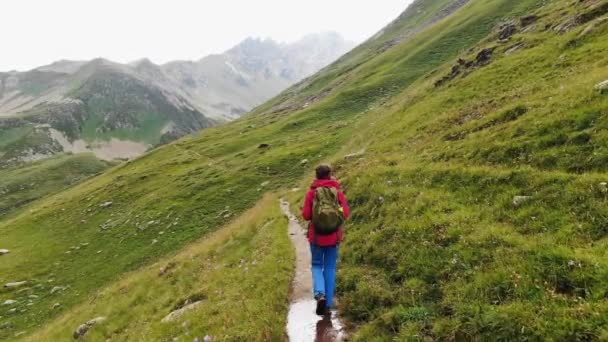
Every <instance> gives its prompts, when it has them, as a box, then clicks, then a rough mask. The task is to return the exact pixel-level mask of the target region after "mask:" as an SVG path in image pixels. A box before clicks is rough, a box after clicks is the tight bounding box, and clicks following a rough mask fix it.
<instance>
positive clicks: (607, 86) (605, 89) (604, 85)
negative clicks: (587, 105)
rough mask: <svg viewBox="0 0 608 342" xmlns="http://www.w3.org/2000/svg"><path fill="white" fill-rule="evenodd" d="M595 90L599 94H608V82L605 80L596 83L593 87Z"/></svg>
mask: <svg viewBox="0 0 608 342" xmlns="http://www.w3.org/2000/svg"><path fill="white" fill-rule="evenodd" d="M595 89H597V90H598V91H599V92H600V93H601V94H605V93H608V80H605V81H604V82H601V83H598V84H597V85H596V86H595Z"/></svg>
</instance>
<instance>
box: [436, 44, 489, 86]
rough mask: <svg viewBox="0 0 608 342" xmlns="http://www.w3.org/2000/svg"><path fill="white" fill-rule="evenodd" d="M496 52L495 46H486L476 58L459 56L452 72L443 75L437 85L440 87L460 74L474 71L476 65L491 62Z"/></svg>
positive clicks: (480, 65)
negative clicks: (467, 58)
mask: <svg viewBox="0 0 608 342" xmlns="http://www.w3.org/2000/svg"><path fill="white" fill-rule="evenodd" d="M493 53H494V48H486V49H483V50H481V51H480V52H479V53H478V54H477V56H476V57H475V60H472V61H467V60H465V59H462V58H458V62H457V64H456V65H454V66H453V67H452V70H451V72H450V74H448V75H446V76H444V77H442V78H441V79H439V80H437V81H436V82H435V87H440V86H442V85H443V84H445V83H447V82H449V81H451V80H453V79H455V78H456V77H457V76H458V75H460V74H465V75H466V74H468V73H470V72H471V71H472V69H474V68H476V67H482V66H485V65H488V64H490V61H491V59H492V54H493Z"/></svg>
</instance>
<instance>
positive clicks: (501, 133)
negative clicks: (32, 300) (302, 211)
mask: <svg viewBox="0 0 608 342" xmlns="http://www.w3.org/2000/svg"><path fill="white" fill-rule="evenodd" d="M540 3H541V2H537V1H519V2H512V1H506V0H493V1H473V2H472V3H471V4H469V5H467V7H465V8H464V9H463V10H461V11H460V12H458V13H457V14H456V15H454V16H452V17H449V18H448V19H446V20H444V21H441V22H439V23H438V24H436V25H434V26H431V27H430V28H429V29H427V30H425V31H424V32H422V33H420V34H418V35H416V36H414V37H412V38H411V39H409V40H406V41H404V42H403V43H401V44H400V45H398V46H396V47H395V48H393V49H390V50H388V51H387V52H385V53H383V54H381V55H380V56H378V57H374V58H372V59H371V60H368V61H367V62H365V63H359V62H360V60H358V59H357V58H355V57H352V59H351V60H347V61H344V60H342V61H340V62H339V63H338V64H337V65H338V66H340V65H342V64H346V65H347V66H346V67H345V69H344V72H343V73H342V74H341V75H343V76H342V77H343V80H345V81H344V82H337V83H334V82H333V81H334V78H326V79H324V78H323V73H322V74H320V75H319V76H317V77H315V78H313V79H318V82H319V83H318V84H316V85H315V87H316V88H314V89H313V88H305V89H303V90H302V91H301V92H302V94H303V95H302V96H301V98H302V99H306V98H307V96H308V95H307V92H310V93H314V92H318V91H319V90H320V89H324V88H326V87H331V88H332V89H333V90H332V92H331V94H330V95H329V96H327V97H326V98H324V99H323V100H322V101H320V102H318V103H316V104H314V105H312V106H310V107H307V108H306V109H303V110H296V111H289V110H283V111H278V112H274V113H271V114H268V113H266V110H268V111H270V112H272V111H271V110H269V109H271V108H276V106H275V105H277V104H279V103H280V102H281V101H284V100H285V95H283V96H281V97H279V98H278V99H276V100H274V101H272V102H270V103H269V104H268V105H266V106H262V107H260V108H259V109H258V113H254V115H251V116H248V117H245V118H243V119H241V120H239V121H237V122H235V123H232V124H228V125H226V126H224V127H220V128H216V129H211V130H209V131H206V133H205V134H204V136H203V137H202V138H200V139H191V138H190V139H185V140H182V141H180V142H178V143H176V144H173V145H170V146H168V147H166V148H162V149H159V150H156V151H154V152H152V153H150V154H149V155H147V156H145V157H143V158H141V159H139V160H137V161H135V162H132V163H130V164H128V165H126V166H124V167H122V168H118V169H115V170H113V171H111V172H109V173H107V174H105V175H104V176H102V177H98V178H97V179H95V180H93V181H91V182H88V183H85V184H83V185H81V186H79V187H76V188H73V189H71V190H69V191H66V192H64V193H62V194H59V195H57V196H54V197H51V198H49V199H47V200H45V201H41V202H39V203H37V204H36V205H33V206H32V207H31V208H32V210H34V214H33V215H30V216H27V217H26V216H25V215H24V216H19V217H16V218H15V219H13V220H11V221H9V222H4V223H0V230H1V231H2V232H3V233H4V232H6V233H7V236H8V240H7V241H8V243H9V247H14V246H16V247H17V248H14V249H15V250H16V251H17V252H15V253H13V254H11V256H10V257H9V258H5V259H3V260H7V263H6V264H2V265H0V274H1V275H2V277H3V279H2V280H8V278H11V279H10V280H17V279H13V278H17V277H19V278H23V279H27V280H30V281H31V282H32V283H36V282H39V283H41V282H43V281H46V280H47V279H48V278H52V279H53V280H54V282H55V284H67V285H70V286H71V287H70V288H69V289H68V290H67V291H64V292H61V293H59V294H56V295H54V296H46V297H48V298H42V299H41V300H40V301H39V302H38V303H36V304H35V306H33V308H35V310H34V309H32V310H31V311H27V312H24V313H22V314H19V315H17V316H13V317H11V318H10V322H11V324H13V325H14V328H12V329H11V330H9V331H6V332H2V334H5V335H4V336H9V335H8V334H12V333H14V332H15V331H19V330H22V329H26V328H28V327H31V326H32V325H33V324H36V323H43V322H46V321H47V320H48V319H50V318H52V317H55V316H56V315H57V314H58V313H57V312H54V311H51V310H50V309H48V308H47V307H48V306H50V304H51V303H53V302H55V301H61V302H62V303H65V306H64V307H65V308H68V307H71V306H73V305H76V304H78V303H82V301H83V300H84V299H85V298H90V295H91V294H92V293H94V291H96V290H97V289H99V288H100V286H102V285H103V284H107V283H109V282H110V281H112V280H115V279H116V275H117V274H120V273H122V272H124V271H126V270H132V269H135V268H137V267H139V266H140V265H144V264H147V263H149V262H150V261H152V260H156V259H157V258H158V257H160V256H161V255H164V254H166V253H168V252H170V251H172V250H176V249H178V248H180V247H182V246H184V245H185V244H186V243H187V242H188V241H192V240H193V239H196V238H198V237H200V236H201V235H204V234H205V233H207V232H209V231H211V230H215V229H216V227H218V226H220V225H221V224H222V222H225V221H226V220H227V218H225V217H224V216H226V215H228V214H231V215H232V216H234V215H238V214H239V213H241V212H242V211H243V210H244V209H245V208H247V207H250V206H252V205H253V203H254V202H256V201H257V199H258V198H259V197H260V194H261V193H262V192H264V191H265V189H266V187H267V186H266V187H265V186H261V185H260V184H261V183H262V182H265V181H271V182H272V183H270V184H271V185H269V186H270V187H293V186H294V185H295V184H297V183H298V181H299V180H300V179H301V177H302V176H303V175H304V173H305V171H308V170H309V167H307V166H306V165H301V164H300V160H302V159H304V158H307V159H309V164H308V165H310V164H313V163H315V162H317V161H319V160H324V159H333V157H332V155H334V153H336V152H337V153H338V154H337V155H338V156H339V155H343V154H344V153H347V152H352V151H356V150H359V149H361V148H362V147H365V148H366V154H365V156H364V157H363V158H361V159H358V160H350V161H348V162H344V161H340V160H338V159H336V166H337V167H338V170H339V173H340V174H339V175H340V176H342V177H344V178H345V187H346V189H347V192H348V195H349V197H350V200H351V204H352V205H353V207H354V215H353V221H352V223H351V225H350V227H349V230H350V233H349V234H348V241H347V242H348V243H347V244H345V246H344V258H343V261H342V265H341V271H340V288H339V290H340V295H341V296H342V301H341V303H342V309H343V311H344V312H345V314H346V315H347V317H348V318H349V319H350V320H351V321H353V322H354V323H355V324H357V325H358V327H359V329H358V331H357V334H356V336H355V337H356V338H358V339H360V340H371V339H373V338H376V339H379V340H385V339H389V338H391V337H395V336H398V337H399V339H405V338H408V337H416V336H417V337H418V338H423V337H441V338H445V339H452V338H458V337H464V338H467V337H468V338H474V337H477V338H479V337H481V338H484V337H485V338H489V337H496V336H498V337H499V338H504V339H513V338H516V337H521V335H526V334H527V335H526V336H528V337H529V338H530V339H535V338H538V337H539V336H544V337H546V338H551V337H552V338H555V339H564V338H573V337H574V338H585V337H588V338H593V337H598V336H599V335H600V334H602V331H601V326H602V324H605V322H604V321H603V320H604V318H603V317H606V315H605V305H604V304H603V302H602V298H603V296H605V293H606V291H605V289H604V288H603V286H605V285H603V284H605V283H606V281H605V278H606V267H605V263H604V261H603V258H602V257H603V255H604V252H603V250H604V249H605V248H603V247H604V244H605V243H604V240H603V239H602V238H603V231H602V230H603V228H602V227H603V226H604V224H603V218H604V216H605V215H604V210H603V206H602V204H603V203H604V201H605V197H604V196H605V195H604V193H603V192H602V191H601V189H600V190H598V183H599V181H600V180H601V179H602V177H603V176H602V174H601V172H603V171H604V170H603V168H602V166H601V164H599V163H595V164H594V163H591V162H586V161H589V160H592V159H589V157H591V156H594V155H595V154H594V153H595V152H597V151H602V148H603V147H604V146H605V141H604V140H602V139H603V136H602V134H603V133H602V131H601V129H600V128H601V127H602V126H601V125H602V118H603V117H604V115H605V113H603V112H602V111H601V108H602V107H601V106H602V104H603V103H605V101H606V99H605V97H602V96H599V95H598V94H597V93H594V91H593V89H592V86H593V85H594V84H595V83H594V82H595V81H599V80H601V78H602V76H604V78H605V77H606V75H602V74H601V73H602V70H605V69H604V68H605V66H606V60H605V57H603V56H602V55H601V53H600V52H601V51H603V50H602V49H603V48H604V43H602V41H601V40H600V37H601V36H602V33H603V32H604V30H605V25H606V24H605V23H603V24H598V25H597V27H596V28H595V30H592V31H591V33H590V34H588V35H587V36H585V37H584V38H583V39H577V38H576V36H577V35H578V34H579V33H580V31H582V29H583V27H581V28H579V29H577V30H575V32H572V33H569V34H565V35H562V36H558V35H557V34H555V33H552V32H542V31H540V30H538V32H535V31H533V32H531V33H527V34H522V35H518V36H516V37H514V38H513V39H512V40H511V43H514V42H516V41H517V40H520V39H523V40H525V41H526V48H525V49H523V50H520V51H518V52H516V53H514V54H511V55H509V56H502V51H504V50H505V49H506V48H507V46H506V45H505V46H499V47H498V50H497V51H496V52H495V57H494V61H493V63H492V64H490V65H489V66H486V67H484V68H481V69H477V70H474V71H473V72H472V73H471V74H469V75H467V76H466V77H460V78H458V79H456V80H453V81H451V82H449V83H448V84H447V85H445V86H443V87H441V88H438V89H435V88H434V87H433V86H432V84H433V82H434V81H436V80H437V79H439V78H440V77H442V76H444V75H445V74H447V73H448V72H449V68H450V67H451V65H452V64H454V63H455V60H456V57H457V56H463V57H467V58H469V59H470V58H471V56H473V57H474V53H475V52H476V51H479V49H480V48H481V47H482V46H489V45H493V44H497V43H495V42H494V41H492V40H490V39H487V40H485V41H482V42H481V43H480V40H482V39H484V37H487V35H488V34H489V33H490V31H491V30H492V28H493V27H494V26H495V23H496V22H497V21H498V20H500V19H501V18H503V17H517V16H519V15H521V14H525V13H527V12H528V11H527V10H526V8H527V7H533V6H534V5H537V4H540ZM587 5H588V4H585V3H581V4H576V5H574V6H578V8H575V9H572V8H571V6H573V5H572V4H571V3H569V2H566V1H554V2H551V3H549V4H548V5H546V7H543V8H542V11H543V13H542V14H543V15H544V17H543V19H542V20H541V21H542V23H541V24H539V26H538V27H539V28H542V27H543V25H544V24H546V23H552V24H555V23H556V22H559V21H561V20H563V19H564V18H561V17H559V16H564V15H568V13H569V12H570V13H571V12H574V11H581V10H582V9H581V7H583V6H587ZM559 7H565V8H567V9H568V10H567V11H563V10H562V9H561V8H559ZM436 8H441V7H440V6H437V7H436ZM425 15H426V13H425ZM405 20H414V19H412V18H409V19H408V18H407V16H406V19H405ZM545 21H546V22H545ZM391 34H392V33H390V32H389V33H385V35H383V36H381V37H380V38H378V39H379V40H385V41H386V40H387V39H391V37H390V35H391ZM571 41H574V42H571ZM474 45H479V46H477V47H475V48H474V49H472V50H471V52H467V50H468V49H469V48H471V47H472V46H474ZM370 46H371V45H368V47H370ZM365 48H366V47H363V48H362V49H363V50H365ZM370 49H371V48H370ZM358 51H361V49H359V50H358ZM471 54H473V55H471ZM562 54H565V56H564V57H563V58H562V57H561V56H562ZM370 55H372V56H373V53H370ZM547 56H555V58H553V59H551V58H546V57H547ZM570 58H571V59H570ZM363 60H365V58H363ZM446 62H448V63H446ZM563 63H567V64H563ZM590 67H591V68H595V69H596V70H597V72H595V73H594V74H593V75H595V76H594V77H597V78H598V79H597V80H596V79H587V78H584V77H583V75H582V73H581V70H587V69H588V68H590ZM437 68H439V69H437ZM585 68H587V69H585ZM329 70H332V68H329ZM326 72H327V71H326ZM344 73H345V74H344ZM541 80H542V82H541ZM577 82H578V83H577ZM313 83H314V82H313ZM555 85H564V88H563V89H561V88H560V87H559V86H555ZM575 85H578V87H575ZM288 93H289V92H287V93H286V94H288ZM557 95H559V96H557ZM566 99H569V100H566ZM296 100H297V99H296ZM298 101H299V100H298ZM298 101H295V102H296V103H298ZM520 102H521V103H520ZM581 103H583V104H584V105H586V106H589V107H590V108H591V107H594V106H597V107H596V111H599V114H597V113H596V114H594V115H595V116H593V118H594V119H592V120H590V119H588V118H587V119H582V120H581V122H578V121H577V120H575V119H574V118H576V117H577V116H576V115H573V113H575V110H573V109H572V108H575V109H581V110H583V109H584V108H587V107H581ZM541 104H542V106H541ZM546 104H552V107H551V109H552V110H551V111H546V112H545V111H543V108H545V106H546ZM516 106H519V107H522V106H523V107H525V108H526V110H524V111H521V110H516V111H510V109H513V108H515V107H516ZM291 108H296V107H291ZM298 108H300V107H298ZM478 112H479V113H478ZM584 112H585V110H583V114H584ZM513 113H525V114H524V115H521V116H518V115H513ZM287 114H289V115H287ZM363 114H365V116H363ZM583 114H580V115H581V116H584V115H583ZM470 118H473V119H470ZM460 123H462V124H461V125H460V127H459V124H460ZM554 128H559V129H554ZM580 128H582V129H583V130H585V129H587V130H589V131H588V132H587V134H589V135H591V137H592V140H591V141H592V142H593V143H589V140H587V142H586V143H581V142H584V141H585V140H584V139H582V137H577V138H574V137H575V136H578V132H575V131H573V130H575V129H580ZM452 130H453V131H458V132H459V134H456V136H459V137H460V136H463V135H464V138H463V139H460V140H454V139H453V138H451V137H452V136H453V135H450V133H453V132H452ZM459 130H465V131H466V132H465V133H462V132H460V131H459ZM569 130H570V131H569ZM560 132H561V133H563V134H564V135H566V136H568V135H569V134H571V135H572V136H573V139H572V140H569V138H568V139H566V141H565V142H562V143H561V144H559V143H558V144H555V143H554V142H553V143H551V144H549V145H540V142H541V141H543V140H544V139H548V140H549V141H553V140H552V139H551V138H552V136H553V134H554V133H556V134H559V133H560ZM581 139H582V140H581ZM563 140H564V139H563V137H561V138H559V139H557V141H558V142H559V141H563ZM577 142H578V143H577ZM260 143H269V144H271V145H272V146H273V147H272V148H271V149H269V150H261V149H258V148H257V145H258V144H260ZM590 145H591V146H593V148H594V149H595V147H596V146H597V148H598V150H597V151H596V150H592V151H590V150H589V146H590ZM521 146H524V147H525V148H522V147H521ZM547 146H548V147H547ZM526 149H527V150H526ZM484 151H489V152H484ZM519 151H524V152H526V151H527V152H526V153H521V152H519ZM543 153H550V154H552V156H551V157H552V158H553V160H554V161H555V162H553V163H538V162H535V160H537V159H536V158H538V156H539V155H542V154H543ZM585 154H586V156H588V158H587V159H584V158H583V157H581V155H583V156H584V155H585ZM600 156H601V155H600ZM576 158H579V159H578V160H579V161H582V162H581V163H579V164H580V165H582V167H581V166H579V167H576V168H570V167H569V166H570V165H571V163H570V162H569V160H574V161H576ZM538 160H540V159H538ZM587 170H592V171H595V172H596V173H592V174H586V175H579V174H578V173H580V172H584V171H587ZM574 172H577V173H574ZM124 189H128V190H129V191H128V192H127V191H124ZM258 189H259V190H258ZM564 189H565V190H566V191H564ZM564 193H565V195H564ZM516 194H522V195H528V194H529V195H532V196H533V197H532V199H530V201H529V202H528V203H525V204H523V205H522V206H520V207H517V208H515V207H513V205H512V204H510V202H511V200H512V197H513V195H516ZM108 200H110V201H113V205H112V207H111V208H109V209H107V208H106V209H101V208H100V207H99V204H100V203H102V202H104V201H108ZM226 206H230V208H226ZM62 209H66V210H65V212H66V213H67V214H62V215H61V216H59V213H60V210H62ZM88 209H90V211H88ZM176 218H179V219H176ZM81 220H84V221H81ZM108 220H109V221H108ZM158 220H160V223H157V222H156V221H158ZM150 221H154V223H152V224H148V222H150ZM106 222H107V223H106ZM104 223H106V225H108V226H111V228H110V229H108V230H99V228H98V227H99V225H100V224H104ZM137 223H139V224H137ZM58 227H61V229H59V228H58ZM17 229H19V230H17ZM161 231H162V232H163V234H162V235H161V234H160V232H161ZM24 233H26V234H24ZM22 236H28V237H29V239H31V241H28V242H27V243H21V242H20V240H21V237H22ZM49 237H52V239H50V238H49ZM154 239H156V240H157V243H155V244H153V243H152V242H153V241H154ZM39 241H45V249H44V250H39V249H32V248H31V247H28V246H29V245H31V244H32V242H39ZM48 241H52V242H50V243H49V242H48ZM84 241H86V242H89V243H90V245H87V246H86V247H85V248H80V249H75V250H73V251H70V254H64V253H65V251H66V250H68V249H69V246H71V245H72V246H75V245H76V244H77V242H84ZM11 244H12V246H11ZM47 244H48V246H47ZM108 246H111V248H108ZM97 249H99V250H102V252H101V253H100V254H96V253H93V252H92V251H95V250H97ZM20 250H21V252H20ZM19 253H24V254H21V255H19ZM25 253H27V254H29V255H30V256H29V258H28V260H25V259H24V258H23V255H25ZM75 254H76V255H75ZM49 259H50V260H58V261H57V262H58V264H53V265H49V264H48V262H46V260H49ZM108 260H111V261H112V262H108ZM19 270H32V271H30V272H29V273H27V272H26V273H25V274H24V273H23V271H19ZM5 275H8V276H5ZM5 277H6V279H5ZM362 279H363V280H365V281H362ZM42 286H45V287H48V285H46V284H45V285H42ZM10 296H12V293H9V292H6V291H4V292H2V293H0V300H3V299H7V298H9V297H10ZM142 305H144V306H145V304H142ZM141 310H144V309H141ZM602 312H604V315H602ZM205 317H206V316H205ZM80 318H82V317H80ZM83 319H88V318H83ZM73 321H74V322H76V321H77V320H76V319H74V320H73ZM136 329H138V330H139V329H141V330H142V331H143V330H145V328H143V327H142V326H140V327H138V328H136ZM0 336H1V335H0Z"/></svg>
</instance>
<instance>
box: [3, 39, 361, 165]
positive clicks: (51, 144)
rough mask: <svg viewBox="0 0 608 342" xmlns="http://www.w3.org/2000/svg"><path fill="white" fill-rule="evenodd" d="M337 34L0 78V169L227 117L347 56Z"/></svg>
mask: <svg viewBox="0 0 608 342" xmlns="http://www.w3.org/2000/svg"><path fill="white" fill-rule="evenodd" d="M351 47H352V44H351V43H349V42H346V41H345V40H344V39H342V38H341V37H340V36H339V35H337V34H335V33H324V34H316V35H310V36H307V37H305V38H303V39H302V40H300V41H297V42H295V43H293V44H279V43H276V42H274V41H272V40H268V39H267V40H260V39H251V38H250V39H247V40H245V41H243V42H242V43H241V44H239V45H237V46H235V47H234V48H232V49H230V50H229V51H227V52H225V53H223V54H219V55H212V56H208V57H205V58H203V59H201V60H199V61H194V62H185V61H177V62H171V63H167V64H164V65H156V64H154V63H152V62H150V61H149V60H147V59H143V60H140V61H136V62H133V63H130V64H119V63H114V62H111V61H108V60H104V59H96V60H92V61H66V60H62V61H58V62H55V63H53V64H50V65H47V66H43V67H39V68H37V69H34V70H31V71H27V72H4V73H0V165H9V164H15V163H19V162H26V161H32V160H38V159H42V158H47V157H49V156H51V155H54V154H57V153H61V152H71V153H81V152H88V151H91V152H93V153H95V154H96V155H97V156H98V157H99V158H102V159H106V160H111V159H116V158H133V157H135V156H138V155H141V154H142V153H143V152H145V151H146V150H148V149H149V148H150V147H152V146H156V145H158V144H163V143H166V142H168V141H171V140H174V139H176V138H178V137H181V136H184V135H186V134H188V133H191V132H194V131H197V130H200V129H203V128H207V127H210V126H213V125H215V124H216V123H218V122H222V121H226V120H232V119H235V118H237V117H238V116H239V115H241V114H242V113H244V112H246V111H249V110H251V109H252V108H253V107H255V106H257V105H259V104H260V103H262V102H263V101H265V100H267V99H268V98H270V97H272V96H274V95H276V94H278V93H279V92H280V91H282V90H283V89H285V88H287V87H288V86H290V85H291V84H293V83H295V82H297V81H299V80H301V79H303V78H305V77H307V76H309V75H310V74H312V73H314V72H315V71H317V70H319V69H320V68H322V67H323V66H325V65H327V64H328V63H330V62H332V61H333V60H335V59H336V58H337V57H339V56H340V55H342V54H343V53H345V52H346V51H348V50H349V49H350V48H351Z"/></svg>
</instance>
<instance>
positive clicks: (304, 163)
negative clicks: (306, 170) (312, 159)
mask: <svg viewBox="0 0 608 342" xmlns="http://www.w3.org/2000/svg"><path fill="white" fill-rule="evenodd" d="M300 164H301V165H306V164H308V159H303V160H302V161H301V162H300Z"/></svg>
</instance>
